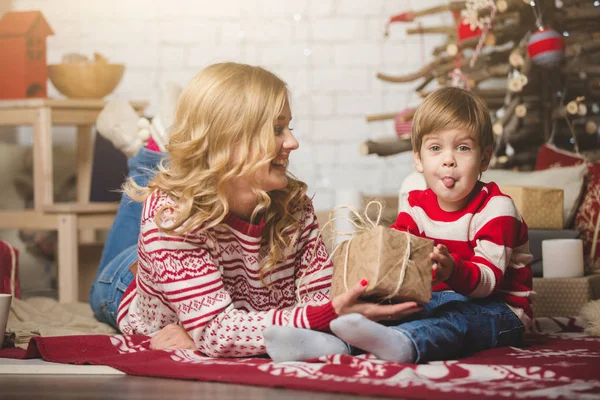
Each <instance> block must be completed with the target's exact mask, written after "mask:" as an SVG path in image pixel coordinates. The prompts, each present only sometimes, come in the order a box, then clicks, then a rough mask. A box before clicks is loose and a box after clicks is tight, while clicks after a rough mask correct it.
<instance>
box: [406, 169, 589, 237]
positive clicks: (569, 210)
mask: <svg viewBox="0 0 600 400" xmlns="http://www.w3.org/2000/svg"><path fill="white" fill-rule="evenodd" d="M586 172H587V165H586V164H580V165H575V166H572V167H560V168H551V169H546V170H543V171H531V172H521V171H507V170H502V169H489V170H487V171H486V172H484V173H483V177H482V178H481V180H482V181H483V182H492V181H493V182H496V184H498V186H502V185H506V186H539V187H547V188H553V189H562V190H563V191H564V196H563V199H564V204H563V211H564V214H563V215H564V216H565V220H564V226H565V227H568V226H570V224H571V222H572V221H573V218H575V214H576V213H577V207H578V206H579V200H580V199H581V195H582V194H583V188H584V182H585V174H586ZM426 187H427V185H426V183H425V178H423V175H421V174H420V173H418V172H416V171H414V172H412V173H410V174H408V176H407V177H406V178H405V179H404V181H403V182H402V185H401V186H400V194H399V200H400V202H402V198H403V196H406V195H407V194H408V192H410V191H411V190H423V189H425V188H426Z"/></svg>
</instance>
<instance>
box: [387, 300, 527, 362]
mask: <svg viewBox="0 0 600 400" xmlns="http://www.w3.org/2000/svg"><path fill="white" fill-rule="evenodd" d="M424 308H425V309H424V310H423V311H421V312H419V313H416V314H415V315H413V316H411V317H410V318H409V319H407V320H405V321H403V322H402V323H401V324H400V325H396V326H390V327H391V328H393V329H396V330H398V331H400V332H402V333H404V334H405V335H407V336H408V337H409V338H410V340H411V341H412V342H413V344H414V346H415V350H416V355H417V356H416V360H415V363H424V362H428V361H438V360H451V359H456V358H459V357H464V356H467V355H469V354H472V353H475V352H478V351H482V350H486V349H491V348H493V347H501V346H519V345H520V344H521V343H522V340H523V335H524V333H525V326H524V325H523V323H522V322H521V320H520V319H519V318H518V317H517V315H516V314H515V313H514V312H513V311H512V310H511V309H510V308H509V307H508V306H507V305H506V304H504V303H503V302H501V301H498V300H492V299H471V298H468V297H466V296H463V295H461V294H458V293H456V292H452V291H447V292H434V293H433V296H432V299H431V301H430V302H429V303H427V304H425V305H424ZM386 325H388V326H389V324H386Z"/></svg>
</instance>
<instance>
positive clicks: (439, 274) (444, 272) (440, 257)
mask: <svg viewBox="0 0 600 400" xmlns="http://www.w3.org/2000/svg"><path fill="white" fill-rule="evenodd" d="M429 258H431V260H432V261H433V271H434V276H435V279H434V280H433V284H434V285H437V284H438V283H442V282H445V281H446V280H448V279H449V278H450V277H451V276H452V274H453V273H454V268H455V264H454V258H452V256H451V255H450V252H449V251H448V248H447V247H446V246H444V245H443V244H438V245H437V246H435V247H434V248H433V253H431V254H429Z"/></svg>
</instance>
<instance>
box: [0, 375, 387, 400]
mask: <svg viewBox="0 0 600 400" xmlns="http://www.w3.org/2000/svg"><path fill="white" fill-rule="evenodd" d="M0 399H28V400H29V399H99V400H100V399H106V400H109V399H110V400H118V399H140V400H153V399H156V400H159V399H160V400H164V399H167V400H185V399H190V400H192V399H193V400H202V399H211V400H212V399H218V400H231V399H245V400H258V399H260V400H270V399H273V400H275V399H276V400H292V399H295V400H357V399H383V397H360V396H355V395H348V394H336V393H322V392H308V391H299V390H290V389H272V388H264V387H256V386H246V385H231V384H224V383H208V382H197V381H184V380H176V379H161V378H147V377H139V376H129V375H121V376H114V375H113V376H108V375H106V376H92V375H87V376H81V375H78V376H70V375H0Z"/></svg>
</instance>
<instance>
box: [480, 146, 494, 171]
mask: <svg viewBox="0 0 600 400" xmlns="http://www.w3.org/2000/svg"><path fill="white" fill-rule="evenodd" d="M493 151H494V148H493V146H488V147H486V148H485V150H484V151H483V152H482V153H481V165H480V167H479V172H485V171H487V169H488V167H489V166H490V160H491V159H492V152H493Z"/></svg>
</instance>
